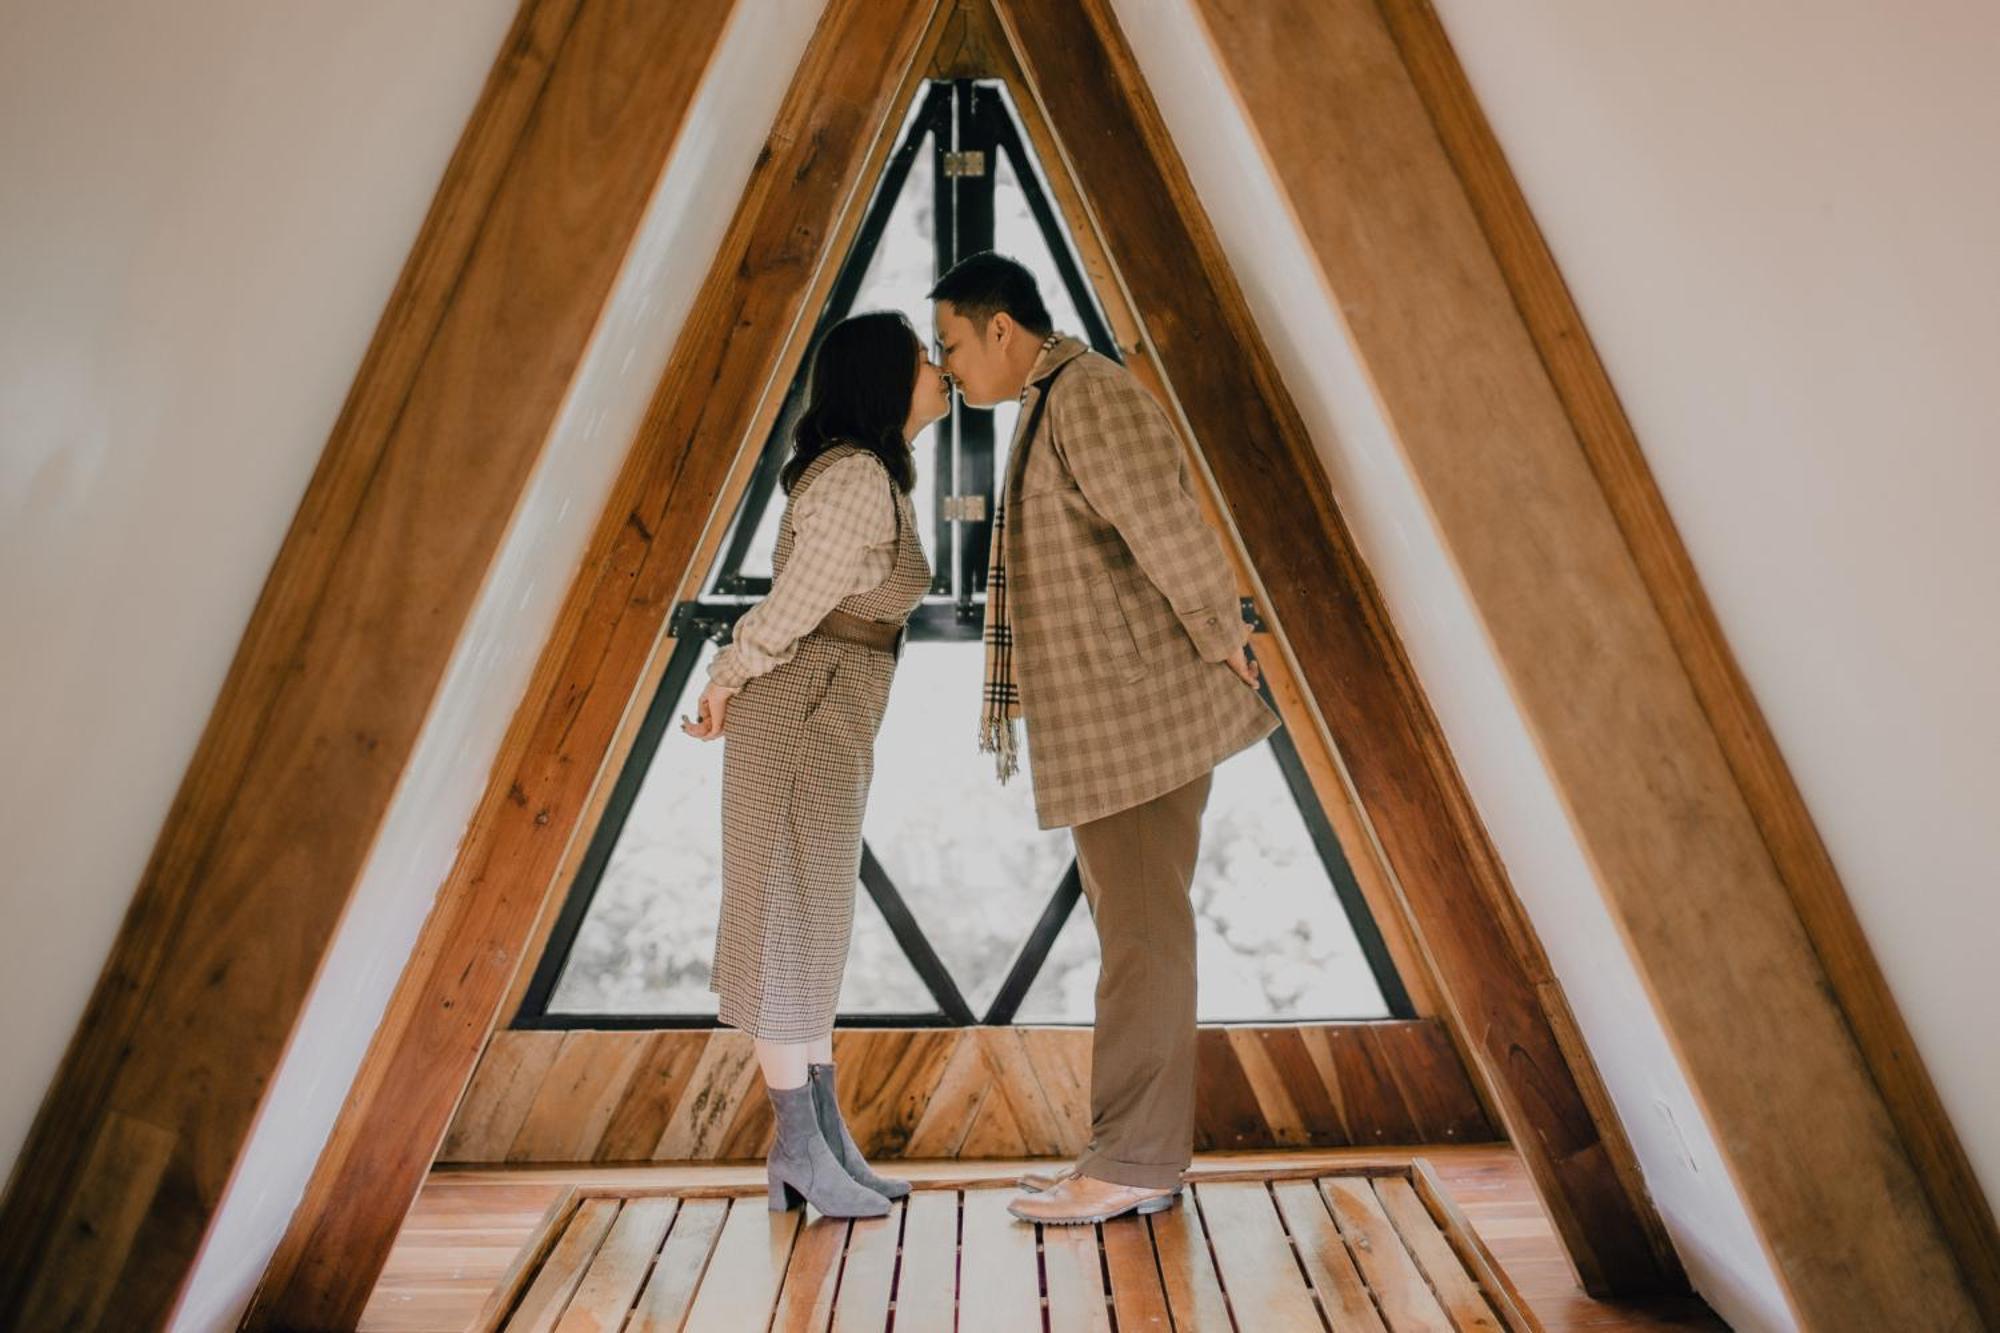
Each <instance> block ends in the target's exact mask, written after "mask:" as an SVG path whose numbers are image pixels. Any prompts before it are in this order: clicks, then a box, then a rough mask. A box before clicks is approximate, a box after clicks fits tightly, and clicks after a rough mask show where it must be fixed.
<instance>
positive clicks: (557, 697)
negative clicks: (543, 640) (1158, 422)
mask: <svg viewBox="0 0 2000 1333" xmlns="http://www.w3.org/2000/svg"><path fill="white" fill-rule="evenodd" d="M618 8H619V13H620V14H621V15H622V19H621V21H622V22H625V23H630V24H633V25H637V28H638V30H639V31H641V32H647V31H651V30H653V29H656V28H658V27H659V26H660V25H662V24H671V23H672V22H675V21H678V20H675V19H673V18H672V17H671V16H674V15H678V14H680V13H681V11H682V8H683V7H682V6H678V5H628V6H620V7H618ZM935 11H936V5H935V3H928V2H927V3H919V4H907V3H901V2H900V0H833V3H831V4H830V5H829V6H828V8H827V10H826V12H825V14H824V16H823V17H822V18H821V20H820V24H819V28H818V30H817V31H816V32H815V34H814V37H813V40H812V44H811V46H810V47H809V49H808V52H807V54H806V57H805V59H804V61H803V63H802V64H801V65H800V67H799V69H798V72H797V74H796V75H795V77H794V79H793V82H792V86H791V89H790V91H789V92H788V93H787V94H786V98H785V101H784V104H783V106H782V108H781V109H780V111H779V114H778V119H777V122H776V125H775V126H774V128H773V129H772V131H771V135H770V138H769V141H768V143H767V145H766V148H765V150H764V152H763V153H762V154H761V155H760V157H759V159H758V162H757V165H756V168H755V169H754V171H753V173H752V175H751V179H750V183H749V186H748V188H747V190H746V191H745V194H744V196H743V200H742V202H741V204H740V205H739V208H738V210H737V213H736V216H735V219H734V221H733V222H732V223H731V226H730V229H729V232H728V235H727V237H726V238H725V240H724V242H723V244H722V247H721V249H720V251H719V252H718V254H717V255H716V257H715V260H714V262H713V264H712V265H711V267H710V268H709V271H708V278H707V280H706V282H705V283H704V285H703V287H702V290H701V293H700V295H699V297H698V298H697V300H696V303H695V305H694V307H693V309H692V310H691V312H690V314H689V316H688V319H687V323H686V325H685V326H684V328H683V330H682V332H681V335H680V338H679V340H678V342H677V344H676V346H675V349H674V353H673V356H672V357H671V359H670V361H669V364H668V368H667V371H666V374H665V376H664V377H663V379H662V381H661V384H660V386H659V389H658V391H657V393H656V395H655V397H654V400H653V404H652V406H651V408H650V409H649V411H648V414H647V417H646V421H645V423H644V425H643V426H642V427H641V429H640V432H639V436H638V439H637V441H636V442H635V444H634V446H633V449H632V452H631V454H630V456H629V458H628V460H627V463H626V466H625V469H624V471H623V472H622V473H621V475H620V477H619V479H618V481H617V483H616V484H615V486H614V488H613V491H612V495H611V498H610V500H609V501H608V502H607V505H606V508H605V513H604V517H603V519H602V520H601V521H600V523H599V525H598V528H597V530H596V532H595V533H594V534H593V537H592V540H591V545H590V547H589V549H588V551H587V553H586V556H585V558H584V561H583V564H582V569H581V572H580V573H579V575H578V577H577V579H576V580H575V582H574V583H573V584H572V587H571V591H570V593H569V596H568V599H567V601H566V603H565V606H564V609H563V611H562V614H561V616H560V618H559V619H558V621H557V625H556V628H555V630H554V632H553V634H552V635H551V637H550V640H549V642H548V644H547V646H546V647H545V648H544V650H543V654H542V657H541V660H540V663H539V664H538V666H537V669H536V672H535V675H534V678H533V680H532V681H531V683H530V685H529V688H528V691H527V694H526V697H525V699H524V702H523V704H522V707H521V709H520V710H519V711H518V712H517V714H516V716H515V721H514V724H513V726H512V728H511V729H510V732H509V735H508V737H507V739H506V741H505V743H504V744H503V746H502V750H501V755H500V759H499V761H498V762H497V764H496V766H495V769H494V781H493V782H492V783H491V784H490V786H489V789H488V793H487V797H486V799H485V801H484V802H483V803H482V805H481V807H480V809H479V811H478V813H477V814H476V815H475V817H474V820H473V823H472V826H471V828H470V830H469V831H468V833H467V835H466V839H465V842H464V845H463V846H462V848H461V850H460V853H459V858H458V861H457V863H456V864H455V865H454V867H453V869H452V873H451V876H450V878H449V879H448V880H447V881H446V883H445V885H444V886H443V888H442V889H441V890H440V894H439V899H438V905H437V907H436V908H435V909H434V911H433V913H432V917H431V919H430V921H429V922H427V923H426V925H425V927H424V931H423V934H422V936H421V938H420V939H419V942H418V946H417V950H416V953H415V955H414V956H413V957H412V960H411V962H410V964H409V965H408V967H406V969H405V971H404V974H403V979H402V981H401V983H400V984H399V985H398V988H397V991H396V994H395V996H394V998H393V999H392V1001H391V1003H390V1007H389V1011H388V1013H387V1014H386V1015H385V1017H384V1020H383V1023H382V1026H381V1027H380V1029H379V1030H378V1031H377V1033H376V1037H375V1041H374V1043H373V1045H372V1046H371V1048H370V1050H369V1054H368V1056H367V1058H366V1060H365V1061H364V1063H363V1067H362V1071H361V1074H360V1076H359V1077H358V1078H357V1079H356V1081H355V1084H354V1086H353V1088H352V1090H351V1091H350V1093H349V1096H348V1103H347V1106H346V1108H345V1109H344V1110H343V1112H342V1114H341V1117H340V1120H339V1122H338V1123H337V1124H336V1126H335V1129H334V1133H333V1135H332V1137H331V1139H330V1141H329V1143H328V1146H327V1148H326V1150H325V1152H324V1153H323V1154H322V1156H321V1159H320V1163H319V1167H318V1169H317V1170H316V1171H315V1173H314V1176H313V1179H312V1182H311V1184H310V1185H309V1186H308V1188H307V1193H306V1197H305V1200H304V1202H303V1203H302V1204H301V1206H300V1208H299V1210H298V1213H297V1214H296V1215H295V1217H294V1219H293V1223H292V1227H291V1228H290V1230H289V1231H288V1232H287V1234H286V1237H285V1240H284V1242H283V1243H282V1245H281V1247H280V1250H279V1254H278V1258H277V1259H276V1260H274V1261H273V1264H272V1268H271V1271H270V1272H269V1273H268V1274H267V1277H266V1282H265V1288H264V1291H263V1292H262V1293H261V1294H260V1296H259V1298H258V1302H257V1305H256V1307H255V1309H254V1311H253V1313H252V1316H251V1320H250V1324H249V1327H252V1328H257V1329H278V1328H295V1327H310V1328H320V1327H347V1326H351V1324H352V1323H353V1321H354V1320H355V1319H356V1318H358V1317H359V1315H360V1312H361V1309H362V1307H363V1305H364V1304H365V1302H366V1300H367V1296H368V1292H369V1290H370V1288H371V1287H372V1286H373V1285H374V1282H375V1279H376V1276H377V1274H379V1273H380V1271H381V1267H382V1264H383V1263H384V1262H385V1261H386V1259H387V1257H388V1254H389V1251H390V1249H391V1248H392V1246H393V1245H394V1242H395V1236H396V1229H397V1226H398V1224H399V1223H400V1221H401V1219H402V1217H403V1214H404V1213H405V1212H406V1211H407V1209H408V1207H409V1204H410V1201H411V1200H412V1199H414V1198H415V1197H416V1194H417V1191H418V1189H419V1188H420V1187H421V1185H422V1183H423V1178H424V1173H425V1171H426V1169H427V1168H428V1166H429V1164H430V1160H431V1157H432V1154H433V1153H434V1152H435V1151H436V1149H437V1146H438V1143H439V1141H440V1139H442V1138H443V1136H444V1133H445V1130H446V1127H447V1125H448V1124H449V1123H450V1120H451V1114H452V1109H453V1107H454V1105H455V1104H456V1103H457V1101H458V1099H459V1096H460V1094H461V1092H462V1091H463V1090H464V1089H465V1087H466V1085H467V1082H468V1080H469V1078H470V1076H471V1074H472V1071H473V1068H474V1065H475V1063H476V1062H477V1060H478V1057H479V1053H480V1050H481V1048H482V1046H483V1045H484V1043H485V1041H486V1038H487V1035H488V1033H489V1032H490V1031H491V1030H492V1028H493V1025H494V1020H495V1018H496V1016H497V1013H498V1008H499V1005H500V1003H501V1001H502V999H503V997H504V996H505V993H506V990H507V987H508V983H509V981H510V980H511V979H512V977H513V975H514V972H515V969H516V967H517V965H518V964H519V963H520V961H521V959H522V951H523V948H524V946H525V944H526V941H527V940H528V939H529V937H530V936H531V934H532V932H533V930H534V926H535V921H536V917H537V915H538V914H539V912H540V911H541V909H542V906H543V904H544V901H545V898H546V895H547V893H548V892H549V890H550V886H551V885H552V883H553V881H554V870H555V868H556V866H558V865H559V864H560V863H561V861H562V858H563V856H564V854H565V851H566V849H567V848H568V846H569V844H570V842H571V840H572V838H573V837H575V836H576V835H577V834H578V832H579V828H580V819H579V814H580V812H581V811H582V810H583V809H584V808H585V807H586V805H587V804H588V802H589V799H590V793H591V791H592V790H593V788H594V787H595V785H596V784H597V781H598V779H599V777H600V775H601V773H602V765H603V760H604V757H605V755H606V754H607V753H608V752H609V750H610V749H611V747H612V743H613V739H614V737H615V735H616V734H617V732H618V729H619V727H620V725H621V723H622V720H623V719H624V716H625V714H626V710H627V709H628V707H629V706H630V704H631V700H632V698H633V696H634V689H635V685H636V683H637V682H638V681H639V680H640V679H641V678H642V677H643V676H644V675H645V673H646V671H647V670H648V663H649V662H650V661H651V660H652V659H653V656H654V654H655V653H656V651H657V649H658V646H659V643H660V640H661V636H662V631H663V629H664V628H665V621H666V617H667V613H668V612H669V610H671V608H672V606H673V605H674V602H675V599H676V594H677V593H678V591H679V590H680V588H681V587H682V584H683V581H684V580H685V578H686V577H687V575H688V572H689V570H690V567H691V561H690V556H691V554H692V553H693V551H694V550H695V549H696V547H697V546H698V544H699V543H700V542H701V540H702V538H703V534H704V532H705V531H706V529H707V527H708V525H709V523H710V522H711V520H712V517H713V515H714V512H715V508H716V501H717V497H718V495H719V494H720V493H721V492H722V490H723V489H724V487H725V486H726V485H727V483H728V479H729V477H730V475H731V471H732V468H733V467H735V466H736V464H737V462H738V459H739V456H740V454H741V453H742V451H743V450H744V449H745V448H746V445H747V443H748V442H749V441H752V440H761V439H762V438H763V431H762V429H761V428H760V426H761V425H767V424H768V421H769V417H770V415H771V414H773V413H775V411H776V410H777V404H776V403H775V402H774V401H772V399H773V397H774V395H775V392H776V391H774V388H773V386H774V385H775V386H778V390H781V389H782V386H783V384H784V383H785V382H786V381H787V379H788V377H789V375H790V373H791V370H792V368H793V367H794V366H796V364H797V362H798V360H799V358H800V357H801V356H802V355H803V351H804V348H803V346H802V340H803V338H804V336H805V335H806V333H807V332H809V330H810V320H809V319H808V318H805V315H806V314H807V312H809V311H810V310H811V309H812V305H811V301H810V298H811V297H812V296H813V294H814V292H815V291H816V290H818V289H819V285H820V284H821V283H822V282H823V281H830V279H831V271H830V270H831V266H830V265H828V264H827V263H826V260H827V257H828V256H829V255H830V254H834V253H837V252H838V244H839V237H840V234H841V230H842V228H843V227H848V226H851V225H852V223H853V220H854V215H856V214H858V212H859V203H858V202H857V195H858V193H859V187H860V185H861V183H862V182H863V181H864V180H865V179H866V177H867V173H866V170H865V165H866V163H867V162H868V161H869V159H870V156H871V153H872V152H873V151H874V150H875V149H876V147H877V145H878V144H879V143H881V142H883V141H884V140H885V139H886V134H887V133H889V132H893V131H892V130H890V131H886V132H885V126H891V125H893V123H894V121H895V116H894V114H893V113H894V112H895V111H896V110H897V109H898V108H899V107H901V106H903V105H906V104H907V101H908V99H909V97H910V96H911V95H912V94H913V93H914V90H915V80H916V79H917V78H918V77H919V76H918V73H917V60H918V56H919V52H920V50H921V49H922V48H923V46H924V42H925V40H926V39H929V40H935V37H936V32H935V28H936V26H937V25H936V24H935V22H934V14H935ZM634 45H635V44H630V43H628V44H626V46H627V47H628V48H630V47H632V46H634ZM636 45H637V46H638V48H639V49H636V50H633V56H634V58H638V57H641V56H643V57H644V58H646V59H649V60H652V61H654V62H656V63H665V64H671V63H672V61H673V60H674V59H678V58H679V57H671V58H670V57H669V56H668V55H666V54H662V53H657V52H648V51H646V50H645V49H644V47H643V44H636ZM858 52H866V53H868V58H866V59H860V58H857V55H856V53H858Z"/></svg>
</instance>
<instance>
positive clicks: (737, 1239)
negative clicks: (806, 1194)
mask: <svg viewBox="0 0 2000 1333" xmlns="http://www.w3.org/2000/svg"><path fill="white" fill-rule="evenodd" d="M803 1211H804V1210H803V1209H798V1208H789V1209H786V1210H785V1211H784V1212H781V1213H774V1212H772V1211H771V1210H770V1209H769V1208H768V1207H767V1206H765V1203H764V1200H763V1199H762V1198H761V1197H758V1196H753V1197H750V1198H744V1199H736V1200H734V1201H732V1202H731V1203H730V1205H729V1216H728V1217H726V1218H724V1219H723V1222H722V1234H721V1235H720V1236H718V1237H717V1238H716V1241H715V1253H714V1254H713V1255H711V1256H710V1257H709V1261H708V1272H707V1273H706V1274H705V1275H704V1276H703V1277H702V1280H701V1285H700V1286H699V1287H697V1288H696V1289H695V1294H694V1306H693V1308H691V1309H690V1310H689V1311H688V1317H687V1323H686V1324H685V1325H683V1327H684V1328H685V1330H686V1333H743V1330H745V1329H751V1328H764V1327H765V1326H767V1325H768V1324H769V1323H770V1322H771V1314H772V1310H773V1307H774V1306H775V1305H776V1304H777V1300H778V1290H779V1287H780V1286H781V1285H782V1284H783V1282H784V1280H785V1268H786V1266H787V1265H788V1264H789V1263H790V1261H791V1257H792V1245H793V1243H794V1242H795V1241H796V1240H797V1239H798V1234H799V1222H800V1214H801V1213H802V1212H803Z"/></svg>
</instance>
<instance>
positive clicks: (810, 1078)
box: [806, 1065, 910, 1199]
mask: <svg viewBox="0 0 2000 1333" xmlns="http://www.w3.org/2000/svg"><path fill="white" fill-rule="evenodd" d="M806 1083H807V1084H808V1085H810V1086H811V1088H812V1091H813V1105H814V1106H815V1107H816V1108H817V1109H818V1111H819V1132H820V1134H821V1136H822V1137H824V1138H825V1139H826V1146H827V1147H829V1148H831V1149H833V1155H834V1157H835V1158H837V1159H838V1160H839V1162H840V1164H841V1165H842V1166H844V1167H846V1168H847V1174H848V1175H850V1176H853V1177H854V1178H855V1179H856V1180H857V1181H859V1182H861V1183H862V1184H863V1185H866V1186H867V1187H868V1188H869V1189H871V1190H874V1191H875V1192H876V1193H877V1194H880V1195H881V1196H882V1197H883V1198H885V1199H900V1198H902V1197H903V1196H904V1195H905V1194H908V1193H909V1192H910V1182H909V1181H907V1180H897V1179H895V1178H894V1177H893V1176H878V1175H876V1174H875V1173H874V1172H873V1171H871V1170H869V1169H868V1163H867V1161H866V1160H864V1159H863V1158H862V1156H861V1149H860V1147H858V1146H857V1145H856V1144H855V1142H854V1136H853V1135H852V1134H850V1133H848V1132H847V1122H846V1121H845V1120H843V1119H841V1116H840V1098H839V1097H838V1096H837V1095H836V1094H835V1091H834V1086H833V1066H832V1065H807V1066H806Z"/></svg>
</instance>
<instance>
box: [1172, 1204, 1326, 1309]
mask: <svg viewBox="0 0 2000 1333" xmlns="http://www.w3.org/2000/svg"><path fill="white" fill-rule="evenodd" d="M1190 1192H1191V1193H1192V1194H1194V1195H1195V1196H1196V1198H1197V1200H1198V1202H1199V1204H1200V1207H1201V1216H1202V1221H1203V1223H1204V1224H1205V1225H1206V1226H1207V1227H1208V1238H1209V1244H1210V1245H1211V1246H1212V1247H1213V1248H1214V1250H1215V1267H1216V1270H1217V1271H1218V1272H1219V1273H1220V1274H1221V1276H1222V1286H1223V1290H1225V1291H1227V1292H1228V1293H1229V1306H1230V1309H1232V1310H1234V1311H1235V1312H1236V1322H1237V1325H1238V1326H1239V1327H1241V1328H1243V1329H1245V1330H1249V1329H1265V1328H1284V1329H1315V1328H1320V1327H1322V1326H1323V1325H1322V1324H1321V1322H1320V1317H1319V1310H1318V1308H1317V1307H1316V1306H1315V1305H1314V1304H1313V1297H1312V1289H1311V1288H1310V1287H1308V1286H1307V1285H1306V1283H1305V1279H1304V1278H1303V1277H1302V1276H1301V1275H1300V1273H1299V1266H1298V1264H1297V1263H1296V1262H1295V1261H1294V1260H1293V1258H1292V1249H1291V1244H1290V1242H1288V1241H1287V1240H1286V1239H1285V1229H1284V1225H1283V1224H1282V1223H1281V1222H1280V1221H1279V1220H1278V1210H1277V1208H1276V1206H1275V1205H1274V1204H1273V1203H1272V1201H1271V1191H1270V1189H1269V1188H1268V1187H1267V1186H1265V1185H1263V1184H1261V1183H1258V1182H1254V1181H1247V1180H1244V1181H1235V1180H1225V1181H1217V1182H1215V1183H1214V1184H1208V1185H1196V1186H1194V1187H1192V1189H1191V1190H1190Z"/></svg>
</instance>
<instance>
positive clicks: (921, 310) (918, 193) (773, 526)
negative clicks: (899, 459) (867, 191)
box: [741, 136, 938, 578]
mask: <svg viewBox="0 0 2000 1333" xmlns="http://www.w3.org/2000/svg"><path fill="white" fill-rule="evenodd" d="M933 161H934V157H933V153H932V151H931V140H930V138H929V137H928V136H926V137H925V139H924V142H923V146H922V147H920V148H919V149H918V151H917V155H916V157H915V158H914V159H913V160H912V161H911V163H910V174H909V177H908V179H907V180H906V181H905V182H904V185H903V192H902V193H901V194H899V195H897V196H896V202H895V204H894V205H893V206H892V207H891V208H890V210H889V220H888V223H887V225H886V226H885V227H884V228H883V231H882V239H881V244H880V245H879V246H878V247H877V248H876V251H875V254H874V257H873V258H872V259H870V260H869V262H868V270H867V273H866V274H865V275H864V276H863V278H862V280H861V286H860V287H859V288H858V289H856V291H855V296H854V307H853V309H852V311H851V312H850V313H852V314H857V315H858V314H863V313H866V312H868V311H871V310H898V311H901V312H902V313H903V315H904V316H905V317H906V318H907V319H908V320H909V321H910V325H911V327H912V328H914V329H915V330H916V334H917V339H918V341H919V342H920V343H921V344H922V345H923V346H924V347H925V348H926V349H928V348H929V347H930V345H931V341H932V336H933V335H932V329H931V303H930V300H929V297H928V296H927V293H928V292H929V291H930V289H931V285H932V284H933V283H935V282H936V281H937V273H936V269H937V252H936V250H935V248H934V245H933V240H932V238H933V235H934V234H935V231H936V221H935V214H936V211H937V209H936V198H935V195H934V193H933V188H932V187H933V182H934V176H935V167H934V166H933ZM857 241H858V238H857ZM808 355H810V352H808ZM808 369H809V367H807V366H802V367H801V368H800V373H801V374H802V375H803V374H805V373H806V371H807V370H808ZM937 433H938V432H937V427H936V426H926V427H925V428H924V429H923V431H922V432H921V433H919V434H918V436H917V438H916V439H915V440H913V441H911V444H910V449H911V452H912V453H914V454H915V455H916V459H917V487H918V489H917V491H916V496H917V503H916V506H915V508H916V511H917V528H918V530H919V531H920V532H922V533H923V538H924V550H925V551H926V552H929V553H931V555H932V557H933V563H935V558H936V552H937V509H936V505H935V504H933V503H932V502H931V500H930V498H929V496H930V487H931V485H932V482H933V479H934V478H935V476H936V468H937ZM770 447H772V448H775V449H778V450H780V451H781V452H783V453H785V454H786V455H787V456H789V454H790V451H791V441H790V440H789V439H788V438H784V437H783V436H782V435H781V436H780V438H778V439H777V440H775V441H773V443H772V444H771V446H770ZM784 506H785V493H784V491H783V490H782V489H774V490H773V491H772V494H771V502H770V504H769V505H767V506H766V507H765V510H764V513H763V514H762V516H761V517H760V518H759V520H758V524H757V536H756V537H755V539H753V540H752V542H751V544H750V546H749V548H748V550H747V551H746V552H745V554H744V558H743V568H742V570H741V572H742V573H743V574H744V575H745V576H747V577H752V578H769V577H771V557H772V554H773V552H775V551H776V550H777V546H778V519H779V518H780V516H781V515H782V514H783V513H784Z"/></svg>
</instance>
